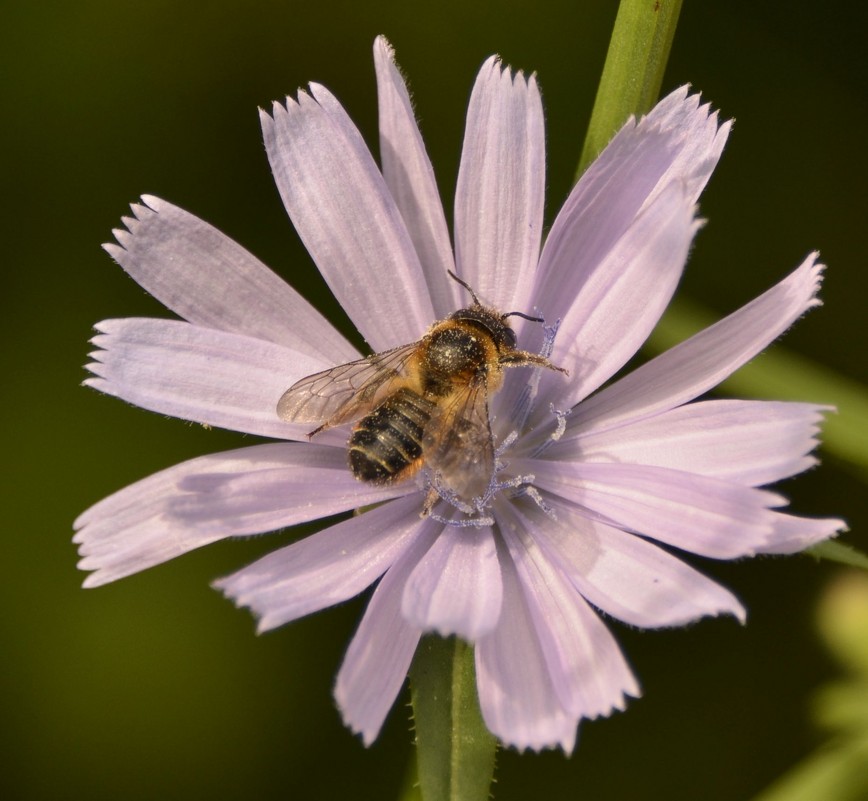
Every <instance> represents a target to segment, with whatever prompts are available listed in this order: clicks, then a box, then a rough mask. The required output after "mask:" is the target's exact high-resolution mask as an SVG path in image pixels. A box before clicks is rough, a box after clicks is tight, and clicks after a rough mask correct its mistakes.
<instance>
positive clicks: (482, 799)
mask: <svg viewBox="0 0 868 801" xmlns="http://www.w3.org/2000/svg"><path fill="white" fill-rule="evenodd" d="M410 690H411V699H412V703H413V718H414V723H415V730H416V752H417V758H418V775H417V780H418V787H419V789H420V790H421V797H422V799H423V801H477V799H478V801H487V799H488V798H489V789H490V787H491V780H492V776H493V775H494V755H495V749H496V747H497V742H496V740H495V739H494V736H493V735H492V734H491V733H490V732H489V731H488V729H487V728H486V727H485V723H484V722H483V720H482V714H481V713H480V711H479V701H478V700H477V695H476V670H475V668H474V662H473V646H471V645H468V644H467V643H465V642H463V641H462V640H459V639H457V638H455V637H450V638H449V639H443V638H442V637H437V636H428V637H426V638H425V639H423V640H422V642H421V643H420V645H419V648H418V649H417V650H416V656H415V657H414V659H413V666H412V667H411V668H410ZM405 797H406V796H405ZM415 797H418V796H415Z"/></svg>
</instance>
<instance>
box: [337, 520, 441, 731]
mask: <svg viewBox="0 0 868 801" xmlns="http://www.w3.org/2000/svg"><path fill="white" fill-rule="evenodd" d="M416 513H417V514H416V523H417V524H418V527H417V531H418V536H416V538H415V540H414V542H413V543H412V544H410V545H409V547H407V548H406V549H405V551H404V553H403V554H401V556H400V557H399V558H398V559H397V560H396V561H395V563H394V564H393V565H392V567H391V568H389V570H388V572H387V573H386V575H385V576H383V579H382V580H381V581H380V583H379V585H378V586H377V589H376V590H375V591H374V594H373V596H372V597H371V601H370V603H369V604H368V608H367V609H366V610H365V616H364V617H363V618H362V622H361V623H360V624H359V628H358V631H356V634H355V636H354V637H353V640H352V642H351V643H350V647H349V648H348V649H347V655H346V656H345V657H344V662H343V664H342V665H341V669H340V671H339V672H338V678H337V682H336V683H335V700H336V701H337V704H338V708H339V709H340V710H341V714H342V715H343V718H344V723H345V724H346V725H347V726H349V727H350V728H351V729H352V730H353V731H354V732H357V733H360V734H361V735H362V740H363V742H364V743H365V745H370V744H371V743H372V742H373V741H374V740H375V739H376V738H377V735H378V734H379V732H380V729H381V728H382V726H383V721H384V720H385V719H386V715H387V714H388V713H389V709H390V708H391V707H392V704H394V703H395V698H397V696H398V693H399V692H400V690H401V687H402V685H403V684H404V679H405V678H406V677H407V672H408V671H409V669H410V663H411V661H412V660H413V654H414V653H415V651H416V646H417V645H418V644H419V639H420V637H421V635H422V630H421V629H420V628H418V627H416V626H414V625H413V624H412V623H408V622H407V620H406V618H405V617H404V615H403V614H402V613H401V596H402V594H403V588H404V584H405V582H406V581H407V578H408V576H409V575H410V573H411V572H412V570H413V568H414V567H415V566H416V563H417V562H418V561H419V559H421V558H422V556H423V554H424V553H425V551H426V550H427V549H428V548H430V547H431V543H432V541H433V538H434V537H435V536H436V532H437V530H438V529H437V526H436V525H435V521H433V520H431V519H430V518H428V519H427V520H425V521H420V520H419V517H418V507H417V508H416ZM368 514H370V513H368Z"/></svg>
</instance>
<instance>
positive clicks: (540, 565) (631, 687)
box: [501, 513, 641, 718]
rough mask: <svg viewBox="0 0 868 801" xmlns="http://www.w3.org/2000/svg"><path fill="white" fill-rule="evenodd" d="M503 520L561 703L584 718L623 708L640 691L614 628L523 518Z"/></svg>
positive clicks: (509, 515)
mask: <svg viewBox="0 0 868 801" xmlns="http://www.w3.org/2000/svg"><path fill="white" fill-rule="evenodd" d="M503 518H505V520H504V519H503ZM501 520H502V521H503V522H504V525H503V526H502V528H501V530H502V532H503V536H504V540H505V541H506V544H507V547H508V548H509V553H510V556H511V557H512V560H513V562H514V563H515V566H516V570H517V573H518V578H519V580H520V581H521V585H522V589H523V590H524V595H525V599H526V600H527V602H528V606H529V608H530V614H531V617H532V619H533V621H534V625H535V627H536V633H537V637H539V640H540V644H541V646H542V650H543V653H544V654H545V658H546V664H547V665H548V668H549V672H550V675H551V678H552V683H553V684H554V687H555V691H556V692H557V694H558V697H559V698H560V699H561V702H562V703H563V705H564V707H565V709H566V710H567V711H569V712H570V713H571V714H574V715H577V716H579V717H582V718H595V717H599V716H601V715H609V714H611V713H612V712H613V711H614V710H616V709H624V707H625V706H626V703H627V698H626V697H627V696H628V695H630V696H633V697H638V696H639V695H640V694H641V691H640V690H639V685H638V684H637V683H636V679H635V678H634V676H633V674H632V672H631V671H630V668H629V667H628V666H627V663H626V661H625V660H624V656H623V654H622V653H621V649H620V648H619V647H618V644H617V643H616V642H615V638H614V637H613V636H612V633H611V632H610V631H609V629H608V627H607V626H606V625H605V624H604V623H603V621H602V620H600V618H599V616H598V615H597V613H596V612H594V611H593V610H592V609H591V608H590V607H589V606H588V604H587V603H586V602H585V600H584V599H583V598H582V597H581V595H579V592H578V590H577V589H576V588H575V587H574V586H573V585H572V584H571V583H570V582H569V581H568V580H567V578H566V577H565V576H564V575H563V573H561V571H560V570H559V569H557V567H556V566H555V565H554V564H553V563H552V562H551V560H550V559H549V558H548V557H547V555H546V554H545V553H543V551H542V550H541V549H540V547H539V543H538V542H537V541H536V539H535V537H534V536H533V535H532V534H531V533H530V531H529V530H528V525H527V521H526V520H523V519H521V518H520V517H519V516H518V515H516V514H512V513H510V514H507V515H504V516H502V517H501Z"/></svg>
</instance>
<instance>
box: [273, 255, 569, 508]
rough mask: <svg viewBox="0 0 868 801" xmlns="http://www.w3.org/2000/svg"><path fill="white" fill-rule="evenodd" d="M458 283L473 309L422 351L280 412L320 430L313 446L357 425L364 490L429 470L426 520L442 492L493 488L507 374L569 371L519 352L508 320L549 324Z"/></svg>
mask: <svg viewBox="0 0 868 801" xmlns="http://www.w3.org/2000/svg"><path fill="white" fill-rule="evenodd" d="M449 275H450V277H452V278H453V279H454V280H455V281H457V282H458V283H459V284H461V286H463V287H464V288H465V289H466V290H467V291H468V292H469V293H470V295H471V296H472V298H473V305H472V306H468V307H467V308H464V309H459V310H458V311H456V312H453V313H452V314H450V315H449V316H448V317H446V318H445V319H443V320H440V321H438V322H436V323H434V325H432V326H431V327H430V328H429V329H428V331H427V332H426V333H425V335H424V336H423V337H422V339H420V340H419V341H417V342H413V343H411V344H409V345H402V346H401V347H397V348H393V349H392V350H387V351H383V352H382V353H376V354H374V355H373V356H368V357H367V358H365V359H359V360H358V361H353V362H349V363H347V364H342V365H339V366H337V367H332V368H330V369H328V370H324V371H323V372H321V373H315V374H314V375H310V376H307V377H306V378H302V379H301V380H300V381H297V382H296V383H295V384H293V385H292V386H291V387H290V388H289V389H288V390H286V392H284V393H283V396H282V397H281V398H280V401H279V402H278V404H277V414H278V416H279V417H280V418H281V419H282V420H286V421H287V422H307V423H319V427H318V428H315V429H314V430H313V431H311V432H310V433H309V434H308V437H309V438H310V437H313V436H315V435H316V434H318V433H320V432H321V431H325V430H326V429H328V428H332V427H334V426H338V425H342V424H345V423H355V425H354V426H353V429H352V433H351V434H350V438H349V442H348V443H347V450H348V455H347V458H348V461H349V467H350V470H351V471H352V473H353V475H354V476H355V477H356V478H357V479H359V480H360V481H367V482H370V483H373V484H392V483H395V482H399V481H404V480H406V479H408V478H410V477H412V476H413V475H415V474H416V473H417V472H418V471H419V470H420V468H422V467H423V465H424V466H425V467H426V468H427V469H428V470H429V471H431V473H432V474H433V479H434V480H433V482H432V484H431V486H432V490H431V491H429V494H428V498H427V500H426V502H425V505H424V508H423V511H422V514H423V516H424V515H426V514H427V513H428V512H429V511H430V509H431V507H432V506H433V504H434V502H435V501H436V500H437V497H438V495H440V494H441V492H442V490H434V489H433V487H440V488H445V490H446V492H448V493H449V495H450V497H454V498H455V499H456V500H457V501H458V502H459V503H462V504H464V505H467V504H468V503H469V502H470V501H472V499H474V498H480V497H481V496H482V495H483V494H484V493H485V491H486V490H487V489H488V487H489V486H490V484H491V481H492V476H493V475H494V472H495V453H494V441H493V437H492V433H491V423H490V419H489V412H488V399H489V397H490V396H491V395H493V394H494V393H495V392H497V390H498V389H499V388H500V386H501V384H502V382H503V369H504V368H505V367H524V366H532V367H546V368H548V369H550V370H558V371H560V372H564V373H565V372H566V371H565V370H563V369H562V368H560V367H556V366H555V365H553V364H552V363H551V362H550V361H549V360H548V359H546V358H545V357H543V356H538V355H536V354H534V353H528V352H527V351H522V350H517V349H516V344H517V343H516V337H515V332H514V331H513V329H512V328H511V327H510V326H509V323H508V322H507V320H506V318H507V317H510V316H519V317H524V318H525V319H528V320H534V321H536V322H541V320H540V319H539V318H537V317H529V316H528V315H526V314H522V313H521V312H508V313H506V314H501V313H500V312H498V311H497V310H496V309H493V308H490V307H487V306H483V305H482V303H480V301H479V298H478V297H477V296H476V293H475V292H474V291H473V290H472V289H471V288H470V286H469V285H468V284H466V283H465V282H464V281H462V280H461V279H460V278H458V276H457V275H455V274H454V273H453V272H452V271H449Z"/></svg>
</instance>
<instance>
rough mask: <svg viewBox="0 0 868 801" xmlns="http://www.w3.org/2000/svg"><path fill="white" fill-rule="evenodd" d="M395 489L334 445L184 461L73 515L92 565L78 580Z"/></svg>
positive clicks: (125, 570)
mask: <svg viewBox="0 0 868 801" xmlns="http://www.w3.org/2000/svg"><path fill="white" fill-rule="evenodd" d="M239 485H243V490H244V494H243V495H242V494H241V489H242V487H240V486H239ZM227 487H229V488H232V489H233V490H235V491H236V494H235V496H234V497H233V498H229V497H227V496H226V495H225V494H224V493H223V492H222V491H223V490H225V489H226V488H227ZM391 494H393V493H390V492H385V493H384V492H382V491H381V490H379V491H378V490H376V489H375V488H373V487H369V486H366V485H363V484H359V483H358V482H356V481H355V480H354V479H353V478H352V475H351V474H350V472H349V471H348V470H347V469H346V455H345V453H344V452H343V451H341V450H338V449H337V448H328V447H324V446H318V445H308V444H301V443H271V444H268V445H255V446H253V447H251V448H241V449H239V450H235V451H228V452H226V453H217V454H211V455H208V456H202V457H199V458H198V459H192V460H190V461H187V462H182V463H181V464H179V465H175V466H174V467H170V468H168V469H167V470H162V471H160V472H159V473H155V474H154V475H152V476H149V477H148V478H145V479H142V480H141V481H137V482H136V483H135V484H131V485H130V486H128V487H126V488H124V489H122V490H120V491H119V492H116V493H114V494H113V495H109V497H108V498H105V499H104V500H102V501H100V502H99V503H97V504H95V505H94V506H91V507H90V509H88V510H87V511H85V512H83V513H82V514H81V515H80V516H79V518H78V519H77V520H76V521H75V523H74V527H75V529H76V530H77V532H78V533H77V534H76V535H75V538H74V542H76V543H78V544H79V545H80V548H79V552H80V554H81V556H82V560H81V562H80V563H79V567H80V568H81V569H82V570H93V571H94V572H93V573H92V574H91V575H90V576H88V577H87V579H86V580H85V582H84V585H85V587H95V586H98V585H100V584H106V583H108V582H110V581H115V580H116V579H119V578H122V577H124V576H129V575H131V574H132V573H137V572H139V571H141V570H144V569H145V568H148V567H152V566H153V565H157V564H160V563H161V562H165V561H168V560H169V559H173V558H174V557H176V556H180V555H181V554H184V553H187V552H188V551H192V550H193V549H195V548H199V547H201V546H203V545H207V544H208V543H211V542H217V541H218V540H222V539H225V538H226V537H232V536H240V535H246V534H258V533H261V532H264V531H272V530H274V529H277V528H283V527H284V526H290V525H295V524H296V523H303V522H306V521H308V520H315V519H317V518H319V517H324V516H328V515H333V514H337V513H338V512H343V511H346V510H347V509H352V508H355V507H357V506H360V505H362V504H366V503H374V502H377V501H380V500H385V499H386V498H388V497H389V496H390V495H391ZM302 498H303V499H304V501H305V502H304V503H301V502H300V499H302ZM417 506H418V503H417ZM224 512H225V516H222V515H223V513H224Z"/></svg>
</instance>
